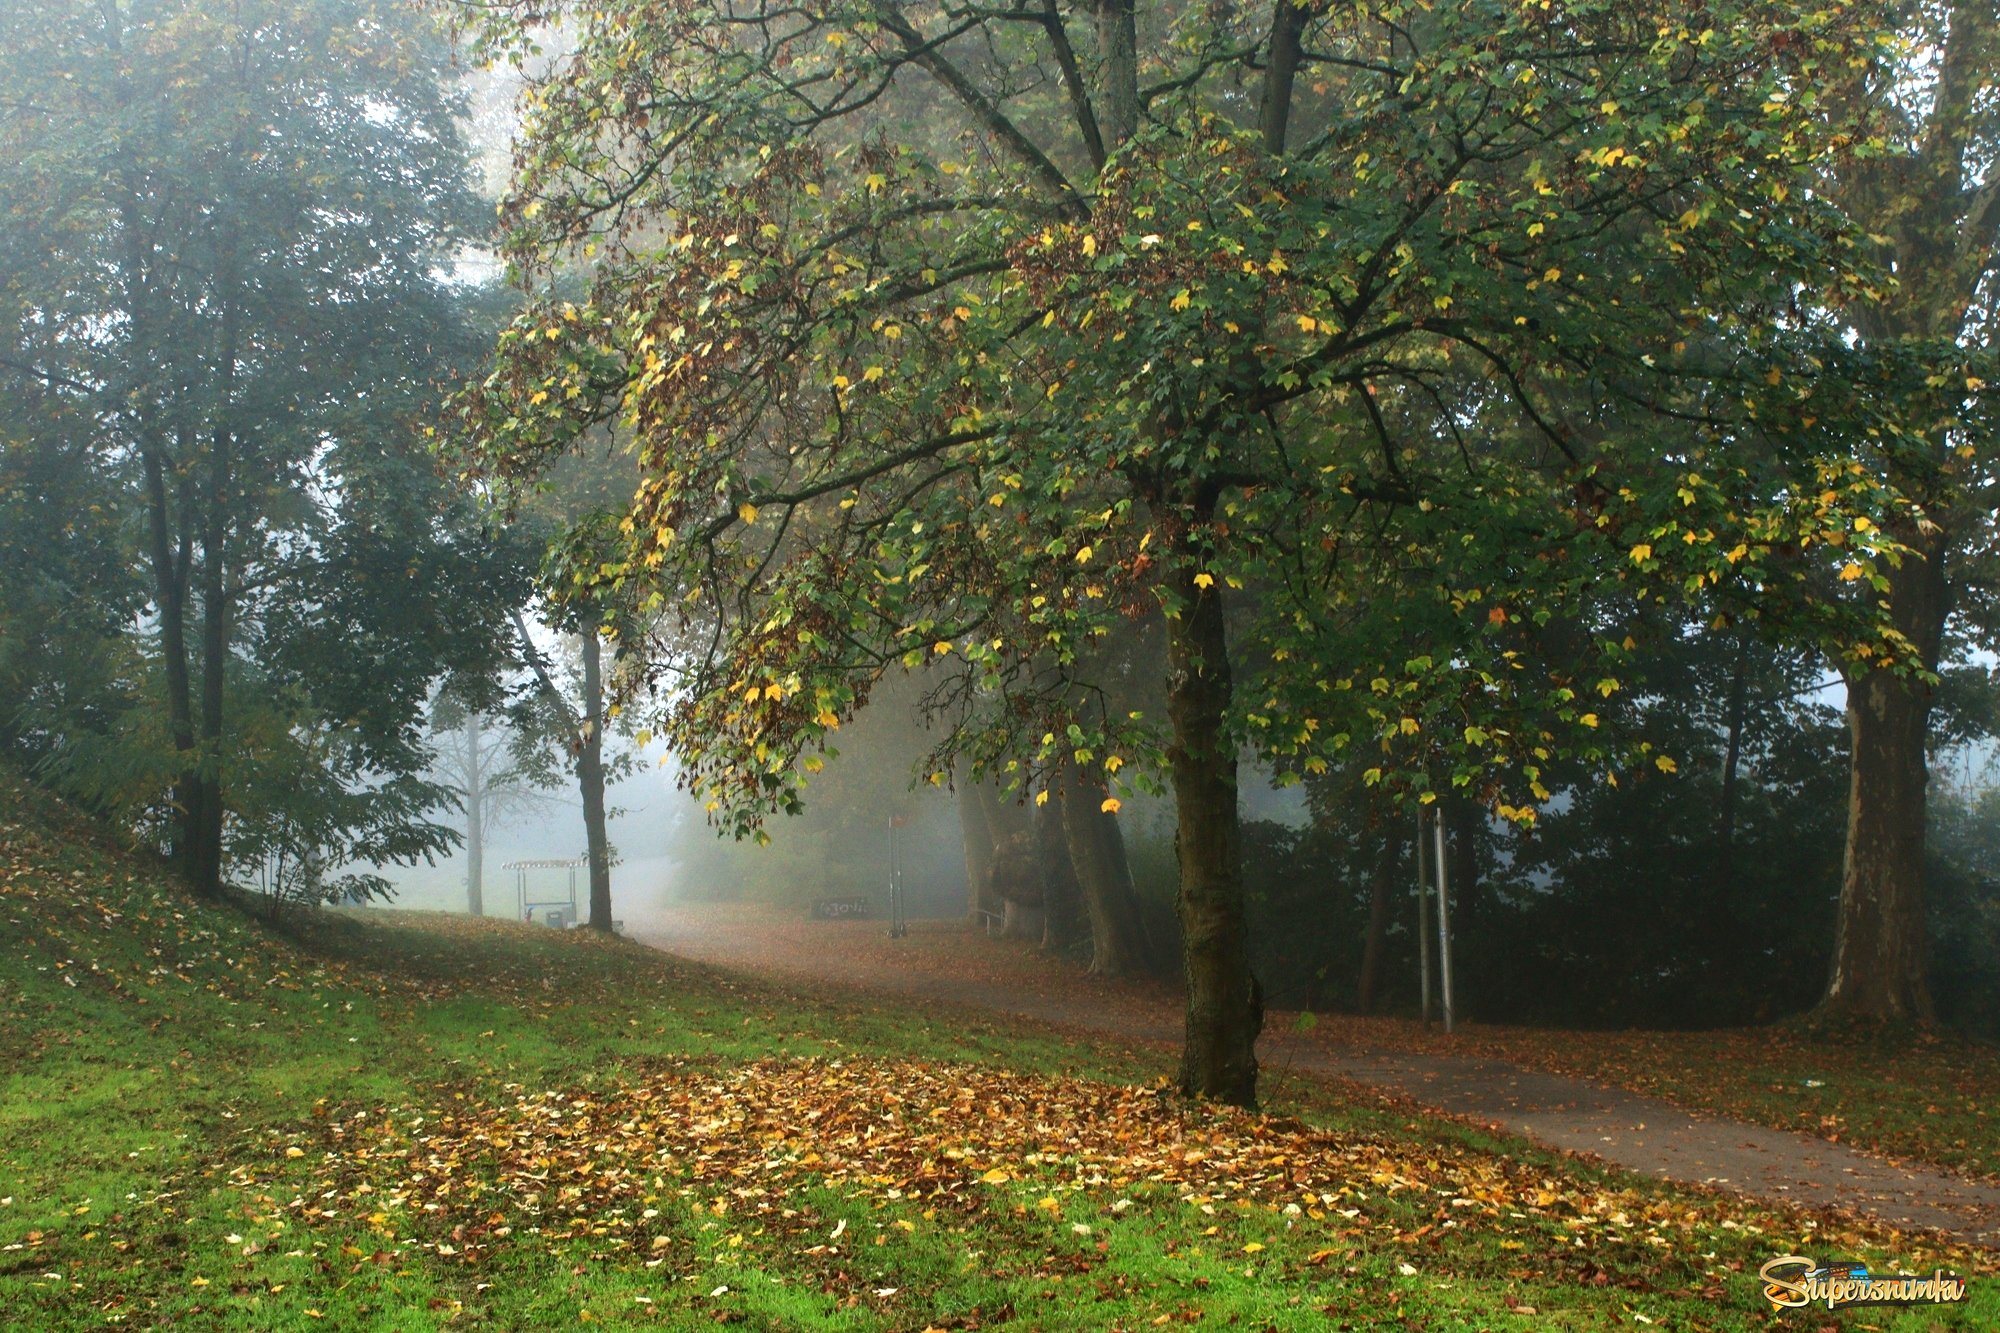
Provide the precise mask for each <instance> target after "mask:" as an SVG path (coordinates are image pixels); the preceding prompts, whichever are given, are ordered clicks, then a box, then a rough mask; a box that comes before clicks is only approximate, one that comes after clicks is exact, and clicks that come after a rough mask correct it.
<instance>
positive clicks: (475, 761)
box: [465, 711, 486, 916]
mask: <svg viewBox="0 0 2000 1333" xmlns="http://www.w3.org/2000/svg"><path fill="white" fill-rule="evenodd" d="M479 732H480V724H479V714H478V713H475V712H470V711H468V712H467V713H466V715H465V910H466V911H468V912H470V913H471V914H472V915H474V916H485V915H486V810H485V803H486V774H485V772H484V771H483V769H482V768H481V764H482V763H483V762H484V760H483V758H482V756H481V755H480V751H479Z"/></svg>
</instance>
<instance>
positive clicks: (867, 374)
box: [861, 366, 882, 384]
mask: <svg viewBox="0 0 2000 1333" xmlns="http://www.w3.org/2000/svg"><path fill="white" fill-rule="evenodd" d="M881 378H882V367H880V366H870V367H868V369H866V370H864V371H862V372H861V382H862V383H863V384H873V383H874V382H875V381H876V380H879V379H881Z"/></svg>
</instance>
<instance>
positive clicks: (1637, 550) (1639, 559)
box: [1632, 542, 1653, 565]
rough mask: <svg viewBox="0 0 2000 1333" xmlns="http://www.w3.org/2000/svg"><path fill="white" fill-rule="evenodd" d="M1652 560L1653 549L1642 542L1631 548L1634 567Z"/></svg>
mask: <svg viewBox="0 0 2000 1333" xmlns="http://www.w3.org/2000/svg"><path fill="white" fill-rule="evenodd" d="M1652 558H1653V548H1652V547H1650V546H1648V545H1646V544H1645V543H1644V542H1641V543H1639V545H1637V546H1635V547H1633V548H1632V563H1633V564H1635V565H1637V564H1643V563H1644V562H1646V561H1648V560H1651V559H1652Z"/></svg>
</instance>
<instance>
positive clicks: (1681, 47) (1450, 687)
mask: <svg viewBox="0 0 2000 1333" xmlns="http://www.w3.org/2000/svg"><path fill="white" fill-rule="evenodd" d="M1072 9H1074V12H1071V11H1072ZM1725 10H1726V12H1725ZM0 16H4V18H0V88H4V95H0V319H4V321H5V324H6V337H5V341H4V346H0V377H4V383H5V386H6V392H5V393H4V394H0V445H4V450H5V452H4V459H3V460H0V705H4V706H0V750H3V751H4V754H5V758H6V762H7V763H8V764H10V765H12V766H14V767H15V768H17V769H18V770H19V771H21V772H23V773H26V774H29V775H31V776H32V778H33V780H34V781H35V782H37V783H38V784H42V785H44V786H46V787H48V788H50V789H52V790H54V791H56V792H59V793H61V794H63V795H64V796H66V797H67V798H68V799H70V800H71V801H73V802H75V803H76V804H78V805H80V806H81V807H82V808H84V809H86V810H88V811H90V812H92V813H93V814H94V815H96V816H98V817H101V818H102V819H104V820H106V821H109V822H110V823H112V824H114V825H115V826H116V827H118V828H119V829H121V830H122V831H123V832H124V834H125V835H127V836H128V837H129V838H131V839H133V840H134V841H135V842H136V843H137V844H139V845H141V846H143V847H146V848H149V849H151V850H152V851H154V852H156V853H157V854H158V855H159V856H161V857H163V858H165V859H166V861H167V862H168V863H170V864H171V865H172V867H173V868H174V870H175V872H176V873H177V874H178V875H179V876H180V877H181V878H182V880H183V881H184V882H185V883H186V884H187V885H188V886H189V887H190V888H191V889H192V890H193V891H194V892H196V893H197V894H200V895H205V896H209V897H217V896H224V895H227V894H233V893H237V892H242V893H247V894H250V895H252V896H253V898H255V899H256V900H259V901H264V902H267V903H269V904H271V905H272V909H271V910H273V911H276V910H279V907H280V905H282V906H283V907H284V909H285V910H290V909H291V908H294V907H301V906H303V907H311V906H313V905H318V904H329V903H345V904H350V905H351V904H355V903H363V902H369V901H388V900H390V899H391V898H392V897H393V895H394V893H395V890H396V886H397V885H399V884H400V885H402V886H404V887H405V888H406V889H409V890H410V891H411V892H412V893H413V894H415V898H414V899H413V901H418V902H420V903H421V904H422V905H425V906H433V907H449V908H452V909H454V910H466V911H470V912H473V913H481V912H484V913H487V914H495V915H513V914H515V911H516V907H517V899H518V894H517V885H516V880H515V874H516V872H514V871H512V870H511V869H506V868H504V865H505V864H508V863H511V862H512V861H515V860H520V859H524V858H539V859H566V860H575V861H576V862H578V863H579V867H580V868H579V871H578V873H579V875H580V876H581V879H580V884H581V887H580V889H579V895H580V896H579V915H580V916H582V917H583V918H584V919H585V920H586V921H587V923H588V924H589V925H591V926H595V927H598V928H600V929H609V928H610V927H611V925H612V923H613V920H614V919H616V918H620V917H623V916H626V915H630V916H632V917H634V918H635V919H636V918H639V917H641V916H643V915H645V914H646V913H648V912H651V911H654V910H657V909H659V908H661V907H662V906H663V905H665V904H670V903H678V904H683V905H685V904H698V903H702V902H711V901H737V900H742V901H754V902H761V903H766V904H771V905H776V906H780V907H783V908H785V909H786V910H797V911H799V912H804V911H805V910H807V908H808V907H809V906H810V905H811V903H813V902H814V901H817V900H820V899H826V898H834V897H851V896H862V897H867V898H869V899H870V900H871V902H872V903H873V907H874V910H878V911H879V910H883V909H884V908H885V907H886V899H884V898H883V895H884V894H885V893H886V891H887V890H886V886H887V883H888V877H889V864H888V857H889V854H890V853H889V851H888V848H889V843H890V840H891V837H892V832H893V830H892V827H891V824H892V820H891V816H892V815H893V816H896V817H897V818H898V819H901V818H904V817H907V820H908V823H907V824H903V823H897V824H896V825H895V829H898V830H902V831H901V832H900V833H896V834H895V836H896V838H897V839H898V840H899V846H900V847H901V849H902V850H901V851H900V852H899V855H901V856H902V857H903V862H904V881H905V886H906V890H907V894H908V897H909V902H910V904H911V905H912V906H913V907H914V910H916V911H918V912H919V913H920V914H922V915H926V916H935V917H965V918H967V919H968V920H970V921H973V922H975V923H985V924H986V925H987V926H988V927H990V928H991V929H994V930H997V931H1001V932H1003V933H1005V934H1007V935H1009V936H1013V937H1018V938H1021V939H1024V940H1028V941H1031V942H1033V943H1034V944H1036V945H1037V946H1039V947H1041V948H1044V949H1046V950H1048V951H1049V952H1050V953H1052V954H1054V955H1057V956H1059V957H1062V958H1066V959H1070V960H1072V961H1073V962H1074V963H1075V964H1076V965H1077V966H1080V967H1088V968H1090V969H1093V970H1095V971H1098V972H1101V973H1107V974H1126V973H1133V974H1154V975H1159V976H1162V977H1165V978H1169V979H1175V980H1178V981H1179V982H1180V983H1181V984H1182V985H1184V987H1185V989H1186V994H1187V997H1188V998H1187V1003H1188V1032H1187V1048H1186V1051H1185V1053H1184V1057H1183V1065H1182V1069H1181V1075H1180V1081H1181V1085H1182V1086H1183V1087H1184V1088H1185V1089H1187V1090H1188V1091H1190V1092H1197V1093H1200V1094H1203V1095H1208V1096H1214V1097H1218V1098H1221V1099H1224V1100H1239V1101H1247V1100H1250V1099H1251V1098H1252V1097H1253V1096H1254V1086H1255V1061H1254V1060H1253V1059H1251V1058H1250V1056H1249V1050H1250V1044H1251V1043H1252V1042H1254V1040H1255V1037H1256V1033H1257V1024H1258V1023H1259V1022H1261V1014H1262V1010H1263V1008H1264V1006H1265V1005H1267V1004H1268V1005H1272V1006H1276V1007H1283V1008H1287V1009H1307V1010H1341V1009H1353V1010H1358V1011H1361V1012H1370V1011H1383V1010H1393V1011H1401V1012H1408V1011H1413V1010H1415V1009H1416V1007H1417V1005H1418V1001H1419V997H1418V995H1417V992H1416V982H1415V979H1416V976H1417V974H1418V959H1417V954H1418V952H1419V943H1420V933H1421V932H1420V930H1419V924H1418V923H1419V920H1420V918H1419V916H1418V904H1417V895H1416V892H1415V886H1416V885H1417V883H1418V882H1419V880H1420V878H1421V879H1423V880H1424V881H1425V882H1434V881H1435V880H1436V879H1438V878H1442V879H1443V880H1444V882H1445V883H1446V884H1447V886H1448V887H1447V892H1448V894H1449V899H1448V901H1449V904H1450V908H1451V912H1452V915H1453V918H1454V920H1453V925H1452V929H1453V931H1454V934H1455V946H1454V947H1455V949H1456V954H1457V960H1456V961H1457V969H1458V977H1457V980H1458V990H1459V995H1460V997H1461V1000H1460V1002H1461V1008H1462V1010H1463V1012H1465V1013H1467V1014H1470V1015H1473V1016H1476V1017H1480V1018H1487V1019H1493V1020H1517V1021H1536V1022H1554V1023H1570V1024H1585V1025H1601V1024H1614V1025H1615V1024H1628V1023H1639V1022H1644V1023H1648V1024H1655V1025H1666V1026H1693V1027H1704V1026H1715V1025H1731V1024H1743V1023H1750V1022H1759V1021H1766V1020H1770V1019H1772V1018H1775V1017H1780V1016H1783V1015H1787V1014H1793V1013H1798V1012H1802V1011H1806V1010H1811V1009H1814V1008H1816V1007H1818V1008H1820V1009H1821V1010H1822V1011H1823V1012H1825V1013H1828V1014H1837V1015H1844V1016H1851V1017H1855V1018H1860V1019H1865V1020H1871V1021H1875V1020H1881V1021H1888V1022H1891V1023H1924V1022H1929V1021H1931V1020H1933V1019H1939V1020H1942V1021H1944V1022H1945V1023H1947V1024H1949V1025H1954V1026H1958V1027H1962V1028H1966V1029H1970V1030H1975V1031H1982V1032H1987V1033H1992V1032H1994V1031H1995V1024H1996V1023H1997V1022H2000V964H1996V961H1995V960H1996V958H2000V774H1996V769H1995V763H1994V748H1993V740H1992V738H1993V736H1994V734H1995V731H1996V727H2000V683H1996V682H1997V681H2000V678H1996V674H1995V658H1994V653H1993V649H1994V634H1995V630H1996V619H1995V608H1996V601H1995V586H1996V585H1995V575H1996V564H1995V561H1996V547H1995V534H1996V526H1995V521H1994V518H1995V500H1996V495H2000V489H1996V488H2000V472H1996V466H2000V452H1997V451H1996V448H1995V444H1994V436H1993V401H1994V400H1993V390H1992V389H1991V388H1989V383H1988V382H1989V380H1991V381H1992V382H1993V383H1994V384H1995V385H2000V376H1996V375H1995V374H1994V373H1993V372H1994V367H1993V362H1994V334H1995V330H1996V324H1995V319H1996V313H1995V305H1994V295H1995V288H1994V274H1995V258H1996V238H2000V180H1996V178H1995V177H1994V176H1993V174H1992V173H1993V164H1994V161H1995V154H1996V150H2000V97H1996V94H1995V90H1994V84H1993V75H1992V71H1993V68H1994V65H1995V55H1996V49H1997V48H1996V40H1997V39H1996V36H1995V31H1994V30H1995V23H1994V20H1993V16H1992V14H1991V12H1990V8H1989V7H1988V6H1986V5H1983V4H1980V3H1973V2H1971V0H1966V2H1963V3H1938V4H1924V5H1909V6H1886V7H1885V6H1871V5H1863V4H1841V5H1835V6H1831V7H1826V8H1819V9H1814V10H1812V11H1810V12H1807V11H1803V10H1798V9H1795V8H1794V7H1791V6H1788V5H1783V4H1754V3H1746V4H1732V5H1729V6H1725V7H1723V8H1722V9H1717V8H1714V7H1710V8H1708V9H1705V10H1703V11H1701V13H1699V14H1696V13H1693V12H1688V13H1681V12H1679V11H1678V10H1676V9H1674V8H1673V7H1664V8H1661V9H1660V10H1659V12H1658V13H1657V14H1654V13H1652V12H1651V11H1650V10H1648V11H1645V12H1641V11H1638V10H1633V9H1631V8H1630V7H1628V6H1626V5H1623V4H1615V3H1608V2H1600V0H1576V3H1570V4H1565V5H1561V6H1556V7H1550V6H1547V5H1543V6H1539V7H1537V6H1527V7H1517V6H1513V5H1506V4H1498V3H1468V4H1465V5H1457V6H1437V7H1433V6H1407V5H1400V4H1391V5H1386V6H1359V7H1340V6H1323V5H1291V4H1279V5H1278V6H1277V7H1276V8H1275V9H1274V10H1273V11H1271V13H1269V14H1267V13H1265V12H1263V11H1261V10H1257V9H1254V8H1248V7H1243V8H1239V7H1236V6H1230V5H1222V6H1213V5H1211V6H1200V5H1192V4H1175V3H1167V4H1162V5H1157V6H1137V5H1134V4H1132V3H1130V0H1101V3H1099V4H1097V5H1096V6H1094V7H1088V6H1074V7H1069V6H1061V5H1056V4H1053V3H1052V4H1051V5H1049V6H1048V7H1046V8H1045V9H1035V8H1032V7H1030V8H1028V9H1020V10H1014V9H992V8H988V7H983V6H979V5H959V4H956V3H943V4H937V5H926V6H915V7H908V8H889V7H882V6H878V5H874V4H872V3H854V4H849V3H845V0H840V2H837V3H832V4H828V5H823V6H813V7H807V8H796V7H793V6H790V5H787V4H765V3H760V2H758V0H747V2H746V0H731V3H727V4H718V5H713V6H703V5H688V6H658V5H652V4H641V3H636V2H634V3H626V0H602V2H601V3H598V2H596V0H577V2H576V3H558V2H557V0H510V2H509V3H500V4H488V5H478V6H464V7H454V6H452V5H448V4H447V5H436V6H421V5H416V4H405V3H396V2H394V0H236V2H235V3H231V4H228V5H219V4H209V3H200V2H198V0H131V2H130V3H123V2H121V3H96V2H95V0H92V2H91V3H83V2H82V0H52V2H51V3H38V4H32V5H29V4H23V3H18V2H17V3H13V4H9V5H6V6H4V7H0ZM843 750H845V751H847V753H844V754H843V753H841V751H843ZM621 810H623V811H624V813H623V814H622V815H621V813H620V812H621ZM614 829H616V830H617V837H614V836H613V830H614ZM620 841H623V842H624V843H625V844H626V845H625V846H624V847H621V846H619V845H618V844H619V842H620ZM766 844H768V845H766ZM1420 844H1421V845H1422V846H1423V847H1424V848H1425V851H1424V856H1425V858H1426V860H1425V862H1424V863H1423V864H1422V865H1420V864H1419V859H1418V850H1419V846H1420ZM1433 847H1435V848H1439V849H1442V858H1441V860H1442V865H1441V866H1438V865H1432V864H1431V862H1434V861H1437V860H1438V859H1439V858H1438V857H1437V856H1435V855H1434V854H1433V853H1432V852H1431V850H1430V849H1431V848H1433ZM1423 938H1425V939H1427V938H1428V937H1427V936H1426V937H1423Z"/></svg>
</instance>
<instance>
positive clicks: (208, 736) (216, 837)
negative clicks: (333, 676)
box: [189, 429, 229, 897]
mask: <svg viewBox="0 0 2000 1333" xmlns="http://www.w3.org/2000/svg"><path fill="white" fill-rule="evenodd" d="M228 439H229V437H228V432H227V431H224V430H220V429H218V430H217V431H216V432H215V441H214V448H215V451H216V458H215V459H214V460H212V471H213V478H212V483H211V484H212V487H213V491H214V493H213V494H211V495H210V496H209V498H208V503H209V513H208V514H207V515H205V516H204V522H203V525H202V529H203V530H202V538H201V603H202V605H201V714H200V738H199V741H198V743H197V746H196V751H195V753H196V756H197V758H196V760H195V764H196V776H195V780H194V784H193V786H194V792H195V798H194V800H192V801H191V802H190V803H189V805H190V815H191V817H192V820H193V832H194V837H193V839H192V848H193V852H192V857H191V870H192V875H191V877H190V883H191V884H192V886H193V888H194V890H195V892H197V893H200V894H203V895H205V896H208V897H216V896H218V895H220V894H221V892H222V825H223V793H222V751H223V703H224V699H225V697H226V689H227V672H228V662H229V593H228V577H227V576H228V570H227V568H226V563H225V562H226V560H227V555H228V552H227V546H228V520H227V518H226V517H225V516H224V514H223V513H222V507H223V505H224V504H225V503H226V501H225V499H224V493H225V490H226V487H227V485H228V465H227V463H226V462H225V461H223V460H224V459H225V458H226V450H227V448H228Z"/></svg>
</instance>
